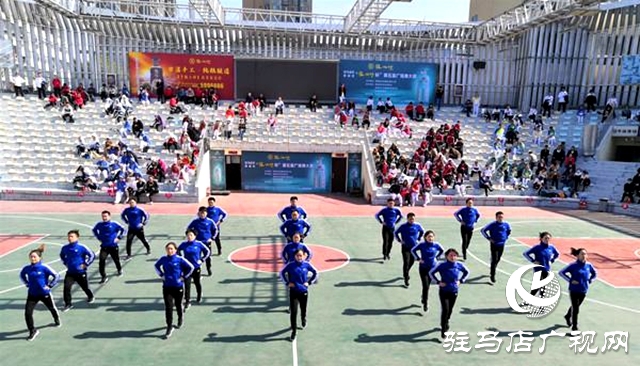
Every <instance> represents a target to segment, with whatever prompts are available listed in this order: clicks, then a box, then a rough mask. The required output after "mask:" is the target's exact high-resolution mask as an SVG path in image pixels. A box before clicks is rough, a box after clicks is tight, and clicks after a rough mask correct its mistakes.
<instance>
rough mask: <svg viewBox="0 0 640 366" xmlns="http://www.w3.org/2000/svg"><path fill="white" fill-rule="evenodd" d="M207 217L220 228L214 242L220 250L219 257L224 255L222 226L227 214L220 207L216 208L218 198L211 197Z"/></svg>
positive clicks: (208, 201)
mask: <svg viewBox="0 0 640 366" xmlns="http://www.w3.org/2000/svg"><path fill="white" fill-rule="evenodd" d="M207 203H208V205H209V206H208V207H207V217H208V218H210V219H211V220H213V222H215V223H216V227H217V228H218V235H216V236H215V238H214V241H215V242H216V248H217V249H218V255H221V254H222V242H220V225H222V223H223V222H224V220H225V219H226V218H227V212H226V211H225V210H223V209H221V208H220V207H217V206H216V198H215V197H209V199H208V200H207Z"/></svg>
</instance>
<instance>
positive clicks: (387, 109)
mask: <svg viewBox="0 0 640 366" xmlns="http://www.w3.org/2000/svg"><path fill="white" fill-rule="evenodd" d="M393 108H394V106H393V102H392V101H391V98H390V97H387V100H386V101H385V102H384V112H385V113H390V112H391V110H392V109H393Z"/></svg>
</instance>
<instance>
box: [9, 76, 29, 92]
mask: <svg viewBox="0 0 640 366" xmlns="http://www.w3.org/2000/svg"><path fill="white" fill-rule="evenodd" d="M26 82H27V81H26V80H25V79H24V78H23V77H22V76H20V74H19V73H18V72H16V73H15V74H14V75H13V77H11V83H12V84H13V92H14V93H15V96H16V98H17V97H24V93H23V91H22V86H23V85H24V84H25V83H26Z"/></svg>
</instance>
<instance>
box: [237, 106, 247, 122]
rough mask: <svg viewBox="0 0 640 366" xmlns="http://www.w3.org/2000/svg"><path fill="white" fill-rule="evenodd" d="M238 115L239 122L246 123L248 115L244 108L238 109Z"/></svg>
mask: <svg viewBox="0 0 640 366" xmlns="http://www.w3.org/2000/svg"><path fill="white" fill-rule="evenodd" d="M238 115H239V116H240V123H247V116H248V115H249V112H247V110H246V109H244V108H242V109H240V111H239V112H238Z"/></svg>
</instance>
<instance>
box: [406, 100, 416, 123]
mask: <svg viewBox="0 0 640 366" xmlns="http://www.w3.org/2000/svg"><path fill="white" fill-rule="evenodd" d="M414 111H415V107H414V105H413V102H409V104H407V106H406V107H405V108H404V112H405V113H406V115H407V117H409V119H411V120H415V114H414Z"/></svg>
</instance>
